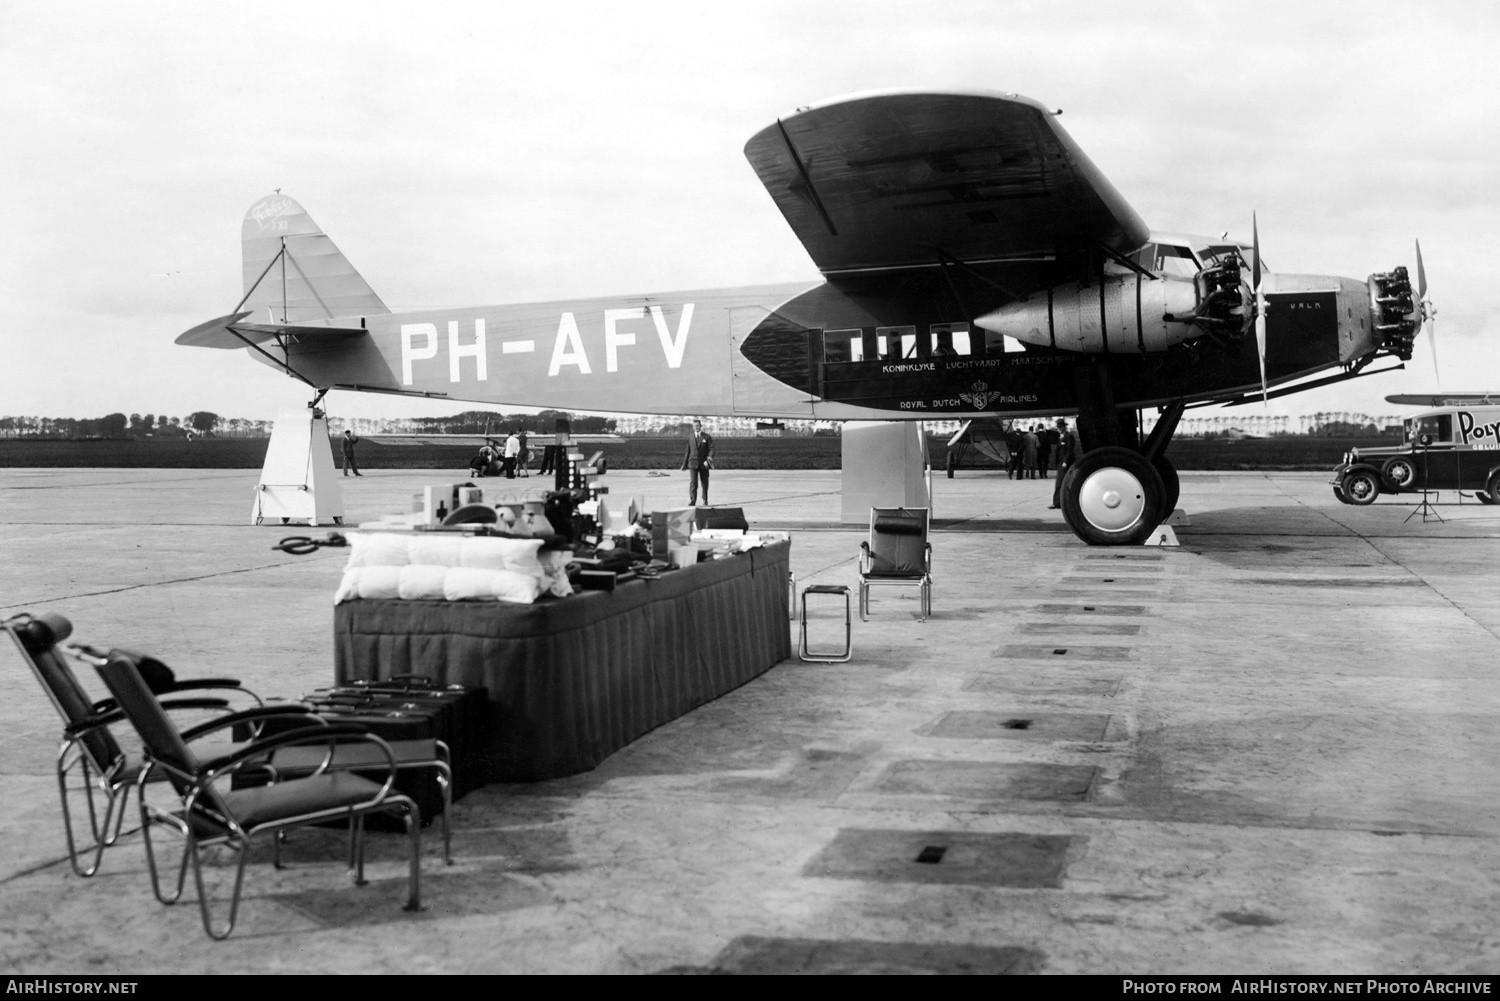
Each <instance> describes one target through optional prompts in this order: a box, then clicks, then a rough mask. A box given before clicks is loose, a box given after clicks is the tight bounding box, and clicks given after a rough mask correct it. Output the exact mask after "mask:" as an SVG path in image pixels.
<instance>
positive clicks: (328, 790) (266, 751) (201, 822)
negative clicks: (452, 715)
mask: <svg viewBox="0 0 1500 1001" xmlns="http://www.w3.org/2000/svg"><path fill="white" fill-rule="evenodd" d="M76 653H77V655H78V656H79V657H80V658H81V659H84V660H86V661H88V662H89V663H91V664H93V665H94V667H95V668H96V670H98V672H99V675H100V677H101V678H102V679H103V680H104V683H105V685H106V686H108V688H109V690H110V692H111V694H112V695H114V698H115V700H116V702H117V703H118V704H119V706H120V708H121V709H122V710H123V711H124V713H125V715H126V717H127V718H128V719H129V720H130V722H131V724H132V725H133V726H134V727H135V729H136V731H137V733H138V734H139V735H140V737H141V740H142V741H143V742H144V744H145V746H146V764H145V767H143V768H142V769H141V774H140V777H139V778H138V779H137V780H136V784H137V788H138V790H139V791H138V794H137V801H138V802H139V804H140V811H141V827H142V831H143V834H144V839H145V843H146V860H147V866H148V868H149V870H150V873H151V885H152V891H153V892H154V893H155V895H156V899H157V900H159V901H161V902H162V903H163V904H169V905H170V904H175V903H177V901H178V900H180V899H181V897H182V891H183V887H184V885H185V883H186V879H187V868H188V864H189V862H190V861H191V863H192V867H193V880H194V884H195V885H196V887H197V890H198V905H199V911H200V913H201V916H202V919H203V929H204V931H205V932H206V933H207V934H208V936H209V937H210V938H212V939H215V940H220V941H222V940H223V939H226V938H228V937H229V935H230V934H231V933H232V932H233V931H234V925H235V921H236V919H237V918H238V915H239V904H240V896H241V891H242V889H243V887H244V880H245V862H246V860H247V858H248V856H249V850H250V846H251V843H252V841H253V839H254V838H255V836H256V835H258V834H262V833H269V834H270V835H271V836H272V847H273V852H274V853H275V854H274V855H273V862H274V863H275V864H276V865H277V866H278V867H279V865H280V853H279V843H280V835H281V833H282V832H283V831H286V830H288V829H290V828H294V827H303V826H306V825H309V824H316V823H320V822H323V821H328V820H339V819H347V820H348V821H349V822H350V854H351V856H352V859H351V862H352V868H353V869H354V878H355V883H356V884H357V885H362V884H363V883H364V882H365V880H364V839H363V823H362V821H363V818H364V816H365V814H367V813H372V812H377V811H395V812H398V813H400V814H402V815H403V817H404V819H405V824H406V830H407V838H408V840H409V842H410V874H409V877H408V896H407V903H406V907H405V909H406V910H408V911H417V910H421V837H422V833H421V813H420V811H419V810H418V808H417V805H416V803H414V802H413V801H412V800H411V799H410V798H408V797H407V796H404V795H401V794H399V793H393V792H392V791H391V787H392V785H393V784H394V782H395V780H396V772H397V766H396V758H395V755H394V754H393V753H392V751H391V748H390V746H389V745H388V744H387V743H386V742H385V741H383V740H381V739H380V738H379V737H376V736H375V735H374V734H371V733H369V732H368V731H367V730H365V729H364V728H363V727H360V726H358V725H356V724H348V723H330V722H328V721H327V720H324V719H321V718H317V719H316V720H315V721H313V720H310V721H309V722H310V724H311V725H310V726H309V727H305V728H298V729H294V730H289V731H286V732H284V733H280V734H276V735H274V736H270V737H263V738H260V739H258V740H253V741H251V742H250V743H249V744H247V745H245V746H243V747H241V748H239V749H237V750H235V751H233V752H232V753H229V754H226V755H223V756H221V757H219V758H216V759H213V760H210V761H203V762H200V761H199V760H198V759H197V758H196V756H195V755H194V754H193V752H192V750H191V749H190V748H189V747H188V743H187V737H188V733H190V732H196V733H197V734H198V735H200V736H201V735H202V734H204V733H207V732H210V731H211V730H214V729H222V728H223V727H225V726H232V725H233V722H231V721H230V718H229V717H226V718H225V719H223V720H217V721H214V722H213V723H210V724H205V725H204V726H200V727H195V728H194V730H193V731H178V730H177V728H176V726H175V725H174V724H173V723H172V721H171V718H170V717H169V716H168V715H167V714H166V712H165V711H164V710H163V708H162V705H161V703H160V702H159V701H158V700H157V699H156V697H155V695H154V694H152V692H151V690H150V689H149V688H148V687H147V686H146V683H145V681H144V680H143V679H142V678H141V675H140V672H139V670H138V669H137V667H136V663H135V661H134V659H133V658H132V657H131V655H129V654H127V653H124V652H122V651H119V650H111V651H110V652H109V653H108V654H107V655H105V656H103V657H101V656H99V655H98V654H97V653H96V652H94V651H88V650H78V651H76ZM251 712H253V710H252V711H251ZM236 715H240V716H243V715H245V714H236ZM348 740H353V741H364V742H367V743H369V744H372V745H374V746H375V747H376V748H378V749H379V751H380V753H381V756H382V757H383V758H384V759H385V760H384V765H385V772H386V775H385V781H384V783H383V784H381V785H378V786H377V785H376V784H375V783H374V782H373V781H369V780H366V779H362V778H359V777H358V776H355V775H352V774H349V773H348V772H347V771H346V770H340V769H333V768H330V767H329V766H330V765H331V763H332V761H333V759H334V755H335V754H336V752H337V748H338V747H339V745H340V742H342V741H348ZM310 743H311V744H322V745H324V746H325V747H326V751H325V753H324V754H323V755H322V760H321V762H320V763H319V765H318V767H317V768H316V769H315V770H314V771H313V773H312V774H310V775H306V776H302V777H299V778H294V779H286V780H284V781H280V782H276V783H271V784H268V785H264V786H259V787H256V788H252V789H245V790H232V791H228V792H224V791H221V790H220V789H219V788H218V787H217V786H216V785H215V783H217V782H221V781H223V780H225V779H229V778H232V776H233V775H234V774H235V773H236V772H237V771H239V770H240V769H242V768H245V767H247V766H254V767H262V763H263V762H264V761H265V760H266V758H267V757H268V755H270V754H272V753H274V752H275V751H277V750H278V749H281V748H285V747H292V746H297V745H305V744H310ZM157 773H160V774H161V775H163V776H164V777H165V778H166V779H167V781H168V782H169V783H170V784H171V786H172V787H173V789H174V790H175V791H176V793H177V794H178V796H179V797H180V805H179V808H178V809H176V810H161V809H158V808H157V807H155V806H154V805H152V804H151V803H150V802H148V800H147V798H146V796H145V795H144V792H145V786H146V784H147V783H148V782H149V781H150V780H151V778H152V776H153V775H154V774H157ZM320 797H321V799H322V800H323V802H324V803H326V805H323V806H317V805H315V803H316V801H317V800H318V799H319V798H320ZM257 801H259V806H258V807H257V805H256V804H257ZM237 806H238V807H241V808H243V809H244V811H245V812H244V813H243V814H242V815H237V814H236V807H237ZM257 809H258V810H259V813H257V812H256V811H257ZM246 818H251V819H246ZM157 826H161V827H166V828H168V829H170V830H173V831H174V832H176V833H177V834H178V835H179V836H180V837H182V838H183V841H184V850H183V857H182V862H181V864H180V865H179V866H178V872H177V879H176V885H175V887H174V888H173V890H172V891H171V892H170V893H167V892H164V891H163V889H162V885H161V872H160V871H159V869H158V866H157V863H156V852H155V848H154V846H153V844H152V838H151V832H152V829H153V827H157ZM220 845H224V846H228V847H229V848H231V849H232V850H234V851H235V853H236V855H237V864H236V869H235V877H234V887H233V891H232V896H231V898H230V902H229V912H228V915H227V917H226V919H225V921H224V922H223V924H222V925H220V926H217V927H216V925H215V922H214V918H213V914H212V911H211V908H210V905H209V900H208V892H207V887H206V886H205V884H204V880H203V852H204V850H205V849H211V848H213V847H216V846H220Z"/></svg>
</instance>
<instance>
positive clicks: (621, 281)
mask: <svg viewBox="0 0 1500 1001" xmlns="http://www.w3.org/2000/svg"><path fill="white" fill-rule="evenodd" d="M1497 43H1500V4H1493V3H1490V2H1487V0H1472V2H1446V3H1445V2H1435V3H1434V2H1428V3H1423V4H1420V5H1419V4H1412V3H1409V2H1385V0H1378V2H1369V0H1365V2H1359V3H1341V2H1325V0H1319V2H1318V3H1307V2H1305V0H1304V2H1296V3H1287V2H1281V0H1273V2H1257V3H1242V4H1222V3H1219V4H1209V3H1189V2H1183V0H1177V2H1158V0H1137V2H1134V3H1130V4H1121V3H1117V2H1111V3H1099V2H1072V3H1070V2H1065V0H1054V2H1044V3H1029V2H1028V3H1015V2H1004V0H981V2H973V3H967V2H951V3H942V2H930V3H923V4H915V3H910V2H900V3H891V2H885V0H861V2H842V0H839V2H818V0H801V2H789V3H771V2H745V3H739V4H704V3H681V4H678V3H653V2H650V0H634V2H632V3H629V4H621V3H608V4H605V3H600V4H590V3H566V4H563V3H557V4H537V3H527V4H524V5H521V4H510V3H492V4H478V3H447V2H443V0H429V2H425V3H421V4H412V3H408V2H402V3H388V2H383V0H363V2H359V3H340V2H308V0H299V2H296V3H283V2H278V0H269V2H267V0H257V2H255V3H252V4H236V5H228V4H204V3H199V2H193V3H168V2H121V3H111V4H98V3H88V4H83V3H71V2H55V0H53V2H45V3H44V2H16V0H0V135H3V136H4V137H5V139H4V152H3V153H0V190H3V191H4V192H5V193H6V195H5V203H6V208H7V211H6V213H5V218H6V220H7V222H8V224H9V225H7V226H6V228H5V236H6V238H5V239H4V240H3V241H0V274H3V275H4V279H3V281H0V415H36V416H52V417H97V416H101V415H103V414H106V413H110V412H115V411H119V412H124V413H127V414H128V413H136V412H139V413H150V412H155V413H158V414H172V415H182V414H186V413H189V412H191V411H195V410H212V411H214V412H215V413H218V414H220V415H222V416H226V417H252V418H268V417H273V416H275V415H276V414H277V413H278V412H281V411H284V410H295V409H299V408H300V407H301V406H302V405H303V404H305V403H306V401H307V397H308V393H307V390H306V388H305V387H304V386H303V385H302V384H301V383H298V382H295V381H294V380H291V379H288V378H286V377H285V376H281V375H278V374H276V373H275V372H274V371H272V370H270V369H268V368H266V367H264V366H262V365H259V364H257V363H255V362H253V361H251V360H250V359H249V358H248V357H247V356H246V355H245V353H244V352H240V351H216V350H209V349H201V348H187V347H178V346H176V345H174V344H173V339H174V338H175V337H176V336H177V335H178V334H179V333H181V332H182V331H184V330H186V329H188V328H189V327H192V326H194V325H196V324H198V323H200V322H202V321H204V320H207V319H210V318H212V317H215V316H219V315H222V314H224V313H227V312H229V311H230V309H231V308H233V306H234V305H235V303H236V302H237V301H238V300H239V299H240V296H241V295H242V293H243V288H242V279H241V275H240V257H239V255H240V248H239V227H240V221H241V219H242V218H243V216H244V214H245V211H246V209H247V208H248V207H249V206H250V204H251V203H252V202H254V201H255V200H257V199H258V198H260V197H261V196H262V195H265V194H267V193H269V192H270V191H272V190H273V189H278V188H279V189H281V190H283V191H284V192H285V193H286V194H288V195H291V196H292V197H293V198H295V199H297V200H298V201H299V202H300V203H301V204H302V205H303V206H304V207H305V208H306V209H307V210H308V212H309V213H310V214H311V215H312V216H313V218H314V219H316V220H317V221H318V223H319V224H320V225H321V226H322V228H323V229H324V231H325V232H327V233H328V234H329V235H330V236H331V237H332V238H333V239H334V241H335V242H336V243H337V244H338V246H339V248H340V249H341V250H342V251H343V253H344V254H345V256H346V257H347V258H348V259H349V260H350V261H351V262H352V263H353V264H354V266H355V267H356V268H358V269H359V271H360V272H361V273H362V274H363V275H364V277H365V278H366V280H368V281H369V282H370V284H371V285H372V286H373V287H374V288H375V290H376V292H377V293H379V294H380V295H381V297H382V298H383V299H384V300H385V302H386V303H387V305H389V306H391V307H392V308H394V309H403V308H422V307H432V306H458V305H477V304H493V303H506V302H527V301H537V300H547V299H560V298H566V297H574V296H576V297H585V296H600V295H610V294H616V293H620V294H623V293H644V292H652V291H665V290H672V289H686V288H707V287H715V286H726V285H741V284H743V285H751V284H757V283H766V282H785V281H799V280H816V278H817V272H816V270H815V269H814V267H813V266H812V263H811V261H810V260H809V259H808V257H807V255H806V253H805V252H804V251H803V249H802V247H801V245H800V244H799V243H798V242H797V240H796V238H795V237H794V236H793V235H792V233H791V231H790V230H789V229H788V228H787V226H786V225H785V222H784V221H783V220H782V218H781V215H780V213H779V212H778V211H777V210H776V208H775V206H774V204H773V203H772V201H771V199H770V197H769V196H768V195H767V194H766V192H765V190H764V189H763V188H762V187H761V186H760V184H759V182H758V181H757V179H756V177H755V175H754V173H753V171H752V170H751V169H750V167H749V165H748V163H746V161H745V159H744V155H743V153H742V149H743V146H744V144H745V142H746V140H747V139H749V137H750V136H751V135H753V134H754V133H755V132H757V131H758V130H759V129H761V128H762V127H764V126H765V125H767V124H770V123H771V122H772V121H773V120H774V119H775V118H776V117H778V116H780V115H784V114H787V113H789V112H791V111H792V110H793V109H794V108H796V107H798V106H801V105H805V104H809V103H812V102H815V101H818V100H822V99H825V98H829V97H833V96H837V95H840V94H846V93H852V92H858V91H865V90H874V89H885V88H931V89H938V90H947V89H966V90H967V89H984V90H999V91H1010V92H1016V93H1020V94H1024V95H1026V96H1029V97H1033V98H1036V99H1037V100H1039V101H1042V102H1043V103H1045V104H1047V105H1049V106H1051V107H1060V108H1062V109H1063V111H1064V114H1063V117H1062V119H1061V122H1062V124H1063V125H1064V127H1065V128H1066V129H1067V130H1068V131H1069V132H1070V133H1071V134H1072V136H1073V137H1074V139H1075V140H1076V141H1077V142H1078V143H1079V145H1080V146H1081V147H1082V148H1083V149H1084V151H1085V152H1086V153H1088V155H1089V157H1090V158H1091V159H1092V160H1093V161H1094V163H1095V164H1096V165H1098V167H1099V168H1100V169H1101V170H1102V171H1103V172H1104V173H1105V175H1106V176H1108V177H1109V178H1110V180H1111V181H1112V182H1113V183H1114V185H1115V186H1116V187H1117V188H1118V189H1119V190H1120V192H1121V193H1122V194H1123V195H1124V197H1125V198H1126V200H1127V201H1129V202H1130V204H1131V205H1132V206H1133V207H1134V208H1135V209H1136V211H1137V212H1138V213H1140V215H1141V216H1142V217H1143V218H1144V219H1145V220H1146V222H1147V224H1148V225H1150V226H1151V227H1152V228H1154V229H1158V230H1164V231H1174V232H1197V233H1214V234H1217V233H1219V232H1222V231H1224V230H1228V231H1230V233H1231V234H1232V235H1234V236H1236V237H1240V238H1244V239H1248V236H1249V231H1250V219H1251V213H1252V212H1254V213H1256V214H1257V216H1258V220H1259V228H1260V238H1261V245H1262V248H1263V250H1264V253H1265V257H1266V260H1267V261H1268V262H1269V264H1270V265H1271V266H1272V267H1273V268H1276V269H1278V270H1282V271H1295V272H1308V273H1319V274H1337V275H1347V276H1350V277H1354V278H1357V279H1361V280H1363V279H1364V278H1365V277H1366V276H1367V275H1368V274H1370V273H1371V272H1374V271H1388V270H1390V269H1391V268H1393V267H1394V266H1396V265H1398V264H1405V265H1407V266H1408V267H1412V266H1413V265H1414V255H1413V240H1414V239H1418V238H1419V239H1420V240H1421V243H1422V253H1423V258H1424V261H1425V264H1426V268H1427V275H1428V280H1429V284H1430V286H1431V295H1432V298H1433V300H1434V302H1435V303H1436V305H1437V307H1438V314H1439V318H1438V321H1437V334H1438V341H1437V358H1438V370H1437V372H1436V373H1435V372H1434V363H1433V355H1432V351H1431V349H1430V347H1429V345H1428V343H1427V341H1426V340H1425V339H1424V340H1423V341H1422V342H1421V343H1420V344H1419V347H1418V349H1417V352H1416V354H1415V356H1414V357H1413V359H1412V362H1411V363H1410V364H1409V365H1408V366H1407V368H1406V370H1405V371H1403V372H1398V373H1393V374H1389V375H1382V376H1374V377H1371V378H1367V379H1361V380H1355V381H1354V382H1352V383H1348V384H1345V385H1342V386H1337V387H1332V388H1329V389H1325V390H1318V391H1312V392H1308V393H1303V394H1299V395H1296V396H1292V397H1289V398H1286V399H1283V400H1279V401H1272V403H1271V404H1270V408H1269V409H1270V412H1272V413H1289V414H1302V413H1313V412H1316V411H1327V410H1351V411H1358V412H1364V413H1369V414H1388V413H1396V412H1400V410H1401V408H1398V407H1393V406H1391V405H1389V404H1387V403H1385V402H1384V397H1385V396H1386V395H1387V394H1391V393H1418V392H1431V391H1433V390H1434V389H1436V388H1437V387H1438V386H1439V385H1441V388H1442V389H1444V390H1447V391H1450V392H1452V391H1455V390H1485V389H1500V319H1497V316H1496V312H1495V310H1494V309H1492V308H1491V304H1490V303H1489V301H1488V300H1489V296H1490V295H1492V294H1495V292H1496V291H1497V289H1500V283H1497V282H1496V280H1495V277H1494V276H1495V272H1496V270H1497V267H1500V254H1497V247H1496V243H1497V238H1500V128H1497V126H1496V124H1495V123H1496V122H1500V68H1497V66H1500V60H1496V59H1495V58H1494V57H1493V54H1494V50H1495V47H1496V45H1497ZM326 404H327V407H328V409H329V411H330V413H331V414H333V415H336V416H338V417H346V418H352V417H401V416H439V415H442V414H447V413H452V412H456V411H457V410H460V409H464V405H463V404H456V403H455V402H453V401H432V402H429V401H421V400H409V399H405V398H399V397H391V396H382V395H375V394H359V393H350V392H335V393H332V394H330V395H329V397H328V399H327V401H326ZM1247 409H1248V408H1247ZM1255 410H1256V411H1258V412H1261V413H1264V412H1266V411H1265V410H1263V409H1262V408H1261V407H1260V406H1259V405H1256V407H1255Z"/></svg>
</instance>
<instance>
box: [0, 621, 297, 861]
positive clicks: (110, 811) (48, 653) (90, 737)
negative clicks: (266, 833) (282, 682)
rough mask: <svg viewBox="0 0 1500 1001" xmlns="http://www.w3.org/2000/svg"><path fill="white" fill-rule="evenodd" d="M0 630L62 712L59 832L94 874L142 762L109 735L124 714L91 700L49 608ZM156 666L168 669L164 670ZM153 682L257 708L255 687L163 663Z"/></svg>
mask: <svg viewBox="0 0 1500 1001" xmlns="http://www.w3.org/2000/svg"><path fill="white" fill-rule="evenodd" d="M0 628H3V629H4V630H5V632H6V633H8V634H9V635H10V638H11V639H12V640H13V641H15V644H16V649H18V650H19V651H20V652H21V659H22V660H24V661H25V662H26V665H27V666H28V667H30V668H31V673H32V674H34V675H35V676H36V679H37V681H38V682H40V683H41V686H42V690H43V691H45V692H46V693H47V698H48V699H49V700H50V701H51V702H52V705H53V707H54V708H56V710H57V713H58V715H59V716H61V717H62V721H63V733H62V742H61V744H60V746H59V748H58V752H57V786H58V792H59V793H60V795H61V797H62V813H63V831H64V833H65V834H66V835H67V841H68V860H69V862H70V863H71V864H72V866H73V871H74V872H76V873H77V874H78V875H80V876H84V877H87V876H92V875H94V873H96V872H98V871H99V862H100V859H101V858H102V857H103V855H104V849H105V848H107V847H109V846H110V845H112V844H114V843H115V841H116V840H117V839H118V838H119V836H120V826H121V824H122V823H123V821H124V817H125V805H126V800H127V799H129V797H130V789H131V787H132V786H134V785H135V783H136V779H137V778H139V777H140V773H141V766H142V764H143V762H141V761H133V760H131V759H130V757H129V756H128V755H127V754H126V752H125V750H124V749H123V748H122V747H121V746H120V744H119V742H118V741H116V740H115V738H114V735H113V734H112V733H110V730H109V727H110V724H112V723H118V722H120V721H122V720H123V719H124V718H125V716H124V713H123V712H121V711H120V709H119V707H118V706H116V705H115V703H114V700H113V699H106V700H104V701H101V702H94V701H92V700H91V699H90V698H89V695H88V693H87V692H86V691H85V690H84V688H83V686H82V685H81V684H79V683H78V678H77V677H76V676H75V675H74V674H73V671H72V669H71V668H70V667H69V666H68V662H67V659H66V658H65V657H64V656H63V654H62V651H61V649H60V648H59V644H60V643H61V642H62V641H63V640H65V639H67V638H68V636H69V635H71V634H72V632H73V624H72V623H71V622H69V621H68V620H67V619H66V618H64V617H63V616H61V615H58V614H56V613H52V612H48V613H44V614H42V615H30V614H28V613H24V612H23V613H22V614H20V615H16V616H14V617H12V618H9V619H6V620H5V621H3V622H0ZM162 671H165V672H166V673H165V674H162V673H161V672H162ZM156 681H157V685H156V690H157V694H169V693H174V692H179V693H180V692H194V691H218V692H222V693H225V694H229V693H238V694H241V695H245V696H248V697H249V698H250V699H252V700H253V701H254V702H255V704H256V705H257V706H259V705H260V698H259V697H258V696H257V695H256V694H255V693H254V692H251V691H249V690H248V689H246V688H244V687H242V686H241V685H240V683H239V682H238V681H235V680H233V679H231V678H201V679H198V680H195V681H182V682H180V681H177V680H176V678H175V677H174V676H173V675H172V673H171V671H170V670H169V669H167V668H166V667H165V665H161V666H160V669H159V670H158V671H157V672H156ZM163 706H164V707H165V708H167V709H195V710H212V711H224V712H227V711H228V710H229V708H230V705H229V702H228V700H227V699H225V698H222V697H196V698H179V699H172V700H169V701H167V702H164V703H163ZM302 711H306V710H305V709H303V710H302ZM75 771H76V772H77V774H78V776H79V777H81V779H82V782H81V783H80V788H81V791H82V792H83V795H84V799H85V802H86V803H87V806H88V811H87V812H88V817H89V828H90V836H91V837H92V838H93V842H92V844H91V845H89V846H87V847H81V846H80V842H81V841H82V838H80V837H79V836H78V834H77V833H75V831H74V824H73V815H72V811H71V809H70V807H69V802H68V801H69V795H68V783H69V779H70V776H71V775H72V774H73V773H74V772H75ZM96 795H97V796H98V797H101V798H102V799H103V810H102V811H101V810H100V808H99V805H98V804H97V803H96V801H95V797H96ZM101 813H102V817H101ZM89 852H92V853H93V859H92V860H91V861H89V863H88V864H87V865H84V864H83V861H82V857H83V856H85V855H86V854H87V853H89Z"/></svg>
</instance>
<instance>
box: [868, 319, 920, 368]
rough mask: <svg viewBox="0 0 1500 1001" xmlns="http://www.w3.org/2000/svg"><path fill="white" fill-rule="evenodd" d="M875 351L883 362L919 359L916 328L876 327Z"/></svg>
mask: <svg viewBox="0 0 1500 1001" xmlns="http://www.w3.org/2000/svg"><path fill="white" fill-rule="evenodd" d="M875 350H876V351H878V352H880V360H881V361H905V360H909V359H912V358H915V357H917V328H916V327H876V328H875Z"/></svg>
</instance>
